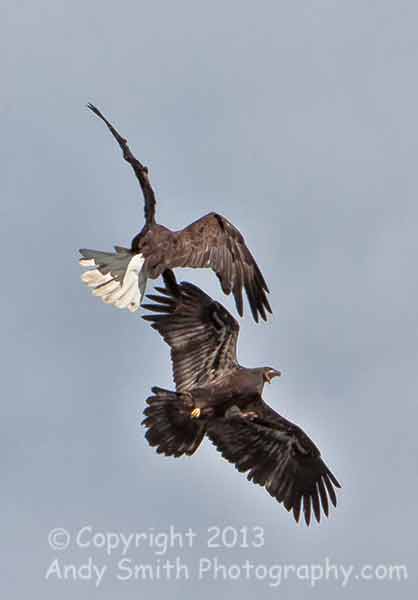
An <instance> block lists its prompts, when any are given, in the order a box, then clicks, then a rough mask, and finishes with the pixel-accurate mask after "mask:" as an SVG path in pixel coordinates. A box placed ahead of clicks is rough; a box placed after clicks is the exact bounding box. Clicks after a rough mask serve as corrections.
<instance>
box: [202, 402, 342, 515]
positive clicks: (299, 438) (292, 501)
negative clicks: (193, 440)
mask: <svg viewBox="0 0 418 600" xmlns="http://www.w3.org/2000/svg"><path fill="white" fill-rule="evenodd" d="M246 410H247V409H246ZM248 411H252V412H254V413H255V414H257V417H255V416H253V417H245V416H243V414H242V413H240V411H239V410H238V409H236V410H233V411H231V416H227V417H224V418H223V419H217V420H213V421H210V422H209V423H208V429H207V435H208V437H209V438H210V439H211V440H212V442H213V443H214V445H215V446H216V448H217V450H219V452H221V454H222V456H223V457H224V458H226V459H227V460H228V461H229V462H231V463H234V464H235V467H236V468H237V469H238V471H241V472H247V471H248V474H247V479H248V480H249V481H253V482H254V483H258V484H259V485H262V486H264V487H265V488H266V490H267V491H268V493H269V494H270V495H271V496H273V497H274V498H276V499H277V500H278V501H279V502H281V503H283V505H284V506H285V508H286V509H287V510H288V511H290V510H293V515H294V517H295V519H296V521H299V516H300V511H301V507H302V505H303V512H304V516H305V521H306V524H307V525H309V523H310V521H311V513H312V510H313V513H314V515H315V517H316V520H317V521H318V522H319V521H320V517H321V507H322V511H323V512H324V514H325V515H326V516H328V512H329V500H331V502H332V504H333V505H334V506H336V504H337V498H336V495H335V490H334V486H335V487H338V488H339V487H341V486H340V484H339V483H338V481H337V480H336V479H335V477H334V475H333V474H332V473H331V471H330V470H329V469H328V467H327V466H326V465H325V463H324V462H323V461H322V459H321V457H320V452H319V450H318V448H317V447H316V446H315V444H314V443H313V442H312V440H310V439H309V437H308V436H307V435H306V433H304V431H302V429H300V428H299V427H298V426H297V425H294V424H293V423H291V422H290V421H287V420H286V419H284V418H283V417H281V416H280V415H279V414H278V413H276V412H275V411H274V410H272V409H271V408H270V407H269V406H268V405H267V404H265V402H263V401H262V400H261V399H260V400H259V401H258V402H256V403H254V405H253V406H249V407H248Z"/></svg>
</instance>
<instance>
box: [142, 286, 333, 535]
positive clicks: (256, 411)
mask: <svg viewBox="0 0 418 600" xmlns="http://www.w3.org/2000/svg"><path fill="white" fill-rule="evenodd" d="M166 286H167V287H165V288H156V289H157V291H158V292H160V295H149V296H148V298H150V299H151V300H152V301H154V303H153V304H144V305H143V306H144V308H146V309H148V310H151V311H153V313H155V314H152V315H149V314H147V315H145V316H144V317H143V318H144V319H145V320H147V321H150V322H151V323H152V327H153V328H154V329H156V330H157V331H158V332H159V333H160V334H161V336H162V337H163V338H164V340H165V341H166V342H167V344H168V345H169V346H170V348H171V360H172V365H173V374H174V381H175V384H176V392H172V391H169V390H164V389H161V388H158V387H154V388H152V392H153V394H154V395H153V396H151V397H150V398H148V399H147V404H148V406H147V407H146V409H145V411H144V414H145V419H144V421H143V424H144V425H145V426H146V427H147V428H148V430H147V432H146V438H147V440H148V442H149V444H150V445H151V446H155V447H156V450H157V452H159V453H161V454H165V455H167V456H175V457H177V456H182V455H184V454H186V455H191V454H193V453H194V452H195V451H196V449H197V448H198V446H199V444H200V443H201V441H202V439H203V438H204V436H205V435H206V436H207V437H208V438H209V439H210V440H211V441H212V442H213V443H214V445H215V446H216V448H217V449H218V450H219V452H220V453H221V454H222V456H223V457H224V458H226V459H227V460H228V461H229V462H231V463H233V464H234V465H235V467H236V468H237V469H238V470H239V471H242V472H246V473H247V479H249V480H250V481H254V483H258V484H259V485H262V486H264V487H265V488H266V490H267V491H268V492H269V494H270V495H271V496H273V497H274V498H276V500H278V501H279V502H281V503H283V505H284V506H285V508H286V509H287V510H288V511H291V510H292V511H293V514H294V517H295V519H296V521H298V520H299V516H300V512H301V510H303V513H304V516H305V521H306V523H307V525H309V523H310V521H311V513H312V512H313V513H314V515H315V517H316V520H317V521H318V522H319V520H320V517H321V508H322V511H323V513H324V514H325V515H326V516H328V512H329V501H331V503H332V504H333V505H334V506H336V495H335V490H334V487H338V488H339V487H340V484H339V483H338V481H337V480H336V478H335V477H334V475H333V474H332V473H331V471H330V470H329V469H328V467H327V466H326V465H325V463H324V462H323V461H322V459H321V455H320V452H319V450H318V448H317V447H316V446H315V444H314V443H313V442H312V440H310V438H309V437H308V436H307V435H306V433H304V431H302V429H300V427H298V426H297V425H294V424H293V423H291V422H290V421H287V420H286V419H284V418H283V417H282V416H280V415H279V414H278V413H276V412H275V411H274V410H273V409H271V408H270V407H269V406H268V405H267V404H266V403H265V402H264V401H263V399H262V392H263V387H264V384H265V383H266V382H268V383H270V382H271V380H272V379H273V377H277V376H279V375H280V372H279V371H277V370H276V369H273V368H271V367H261V368H256V369H247V368H246V367H242V366H241V365H240V364H239V363H238V360H237V352H236V348H237V339H238V333H239V325H238V323H237V321H236V320H235V319H234V318H233V317H232V316H231V314H230V313H229V312H228V311H227V310H226V309H225V308H224V307H223V306H222V305H221V304H219V303H218V302H215V301H214V300H212V298H210V297H209V296H208V295H206V294H205V293H204V292H203V291H202V290H200V289H199V288H198V287H196V286H195V285H192V284H191V283H181V284H177V283H176V282H175V279H174V277H171V278H167V280H166Z"/></svg>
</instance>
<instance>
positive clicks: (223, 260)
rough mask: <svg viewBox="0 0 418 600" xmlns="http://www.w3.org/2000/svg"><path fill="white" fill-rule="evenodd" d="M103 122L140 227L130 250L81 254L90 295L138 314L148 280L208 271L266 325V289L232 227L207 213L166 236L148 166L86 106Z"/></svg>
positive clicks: (93, 108) (239, 303) (108, 124)
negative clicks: (133, 182) (134, 186)
mask: <svg viewBox="0 0 418 600" xmlns="http://www.w3.org/2000/svg"><path fill="white" fill-rule="evenodd" d="M88 108H89V109H90V110H92V111H93V112H94V113H95V114H96V115H97V116H98V117H100V119H102V120H103V121H104V122H105V123H106V125H107V127H108V128H109V130H110V132H111V133H112V135H113V137H114V138H115V139H116V141H117V142H118V144H119V146H120V147H121V149H122V152H123V157H124V159H125V160H126V161H127V162H128V163H129V164H130V165H131V167H132V168H133V170H134V172H135V175H136V177H137V178H138V181H139V184H140V186H141V189H142V192H143V195H144V200H145V225H144V227H143V228H142V230H141V231H140V233H138V234H137V235H136V236H135V237H134V238H133V240H132V242H131V247H130V248H122V247H120V246H115V250H116V252H115V253H113V252H100V251H96V250H88V249H81V250H80V253H81V255H82V257H83V258H82V259H80V264H81V265H82V266H83V267H95V268H94V269H92V270H89V271H86V272H85V273H84V274H83V275H82V280H83V281H84V283H86V284H87V285H88V286H89V287H90V288H92V291H93V294H94V295H95V296H99V297H100V298H102V300H103V301H104V302H106V303H108V304H112V305H113V306H116V307H118V308H127V309H128V310H130V311H135V310H138V308H139V306H140V304H141V302H142V298H143V295H144V292H145V287H146V283H147V279H148V278H151V279H155V278H157V277H159V275H163V276H164V277H165V275H167V271H168V270H169V269H174V268H176V267H193V268H200V267H202V268H210V269H212V270H213V271H215V273H216V275H217V276H218V278H219V280H220V283H221V286H222V290H223V291H224V293H225V294H230V293H231V292H232V294H233V295H234V298H235V303H236V306H237V310H238V313H239V314H240V315H241V316H242V315H243V301H242V290H243V288H244V289H245V292H246V295H247V298H248V302H249V304H250V308H251V312H252V315H253V317H254V319H255V320H256V321H258V318H259V315H260V316H261V317H262V318H263V319H264V320H266V312H270V313H271V308H270V305H269V302H268V299H267V295H266V294H267V292H268V291H269V290H268V287H267V285H266V282H265V280H264V277H263V275H262V274H261V271H260V269H259V268H258V266H257V263H256V262H255V260H254V258H253V256H252V254H251V252H250V251H249V250H248V248H247V246H246V244H245V241H244V238H243V236H242V235H241V233H240V232H239V231H238V229H237V228H236V227H234V225H232V223H230V222H229V221H228V220H227V219H225V217H223V216H222V215H219V214H217V213H214V212H212V213H209V214H208V215H206V216H204V217H201V218H200V219H198V220H197V221H195V222H194V223H192V224H191V225H188V226H187V227H185V228H184V229H181V230H180V231H170V229H167V227H164V226H163V225H159V224H158V223H157V222H156V220H155V203H156V202H155V194H154V190H153V188H152V186H151V183H150V180H149V173H148V169H147V167H145V166H144V165H143V164H142V163H140V162H139V160H137V159H136V158H135V156H134V155H133V154H132V152H131V150H130V149H129V146H128V144H127V140H126V139H124V138H123V137H122V136H121V135H120V134H119V133H118V132H117V131H116V129H115V128H114V127H113V125H112V124H111V123H110V122H109V121H108V120H107V119H106V118H105V117H104V116H103V115H102V113H101V112H100V111H99V110H98V108H96V107H95V106H93V104H89V105H88Z"/></svg>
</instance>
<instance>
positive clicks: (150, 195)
mask: <svg viewBox="0 0 418 600" xmlns="http://www.w3.org/2000/svg"><path fill="white" fill-rule="evenodd" d="M87 108H89V109H90V110H91V111H92V112H94V114H95V115H96V116H98V117H99V119H101V120H102V121H103V122H104V123H105V124H106V125H107V127H108V129H109V131H110V133H111V134H112V135H113V137H114V138H115V140H116V141H117V143H118V144H119V146H120V148H121V150H122V152H123V158H124V159H125V160H126V162H127V163H129V164H130V165H131V167H132V169H133V171H134V173H135V175H136V178H137V179H138V181H139V185H140V186H141V189H142V193H143V195H144V200H145V206H144V213H145V220H146V222H147V223H152V222H154V216H155V194H154V190H153V188H152V185H151V183H150V180H149V176H148V167H146V166H145V165H143V164H142V163H141V162H140V161H139V160H138V159H137V158H136V157H135V156H134V155H133V154H132V152H131V149H130V148H129V146H128V141H127V140H126V139H125V138H124V137H122V136H121V135H120V133H119V132H118V131H117V130H116V129H115V128H114V127H113V125H112V123H110V121H108V120H107V119H106V117H105V116H104V115H103V114H102V113H101V112H100V110H99V109H98V108H97V107H96V106H94V104H91V103H89V104H87Z"/></svg>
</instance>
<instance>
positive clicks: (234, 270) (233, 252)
mask: <svg viewBox="0 0 418 600" xmlns="http://www.w3.org/2000/svg"><path fill="white" fill-rule="evenodd" d="M154 235H155V239H154ZM160 246H161V239H160V234H157V233H155V234H154V232H153V231H151V232H150V233H149V234H148V236H147V238H146V247H144V248H141V250H140V251H141V252H142V253H143V254H144V256H145V257H146V258H148V257H149V259H148V262H150V264H151V263H152V268H153V270H154V276H158V275H159V274H160V273H162V272H163V271H164V269H167V268H168V269H174V268H176V267H195V268H200V267H207V268H210V269H213V271H215V273H216V275H217V276H218V278H219V280H220V282H221V286H222V290H223V291H224V293H225V294H230V293H231V292H232V293H233V295H234V298H235V303H236V306H237V310H238V313H239V314H240V315H241V316H242V315H243V302H242V290H243V288H244V289H245V292H246V295H247V298H248V302H249V304H250V307H251V312H252V314H253V317H254V319H255V321H257V322H258V318H259V315H260V316H261V317H262V318H263V319H264V320H266V319H267V316H266V312H269V313H271V308H270V304H269V301H268V299H267V292H268V291H269V290H268V287H267V285H266V282H265V280H264V277H263V275H262V274H261V271H260V269H259V268H258V266H257V263H256V262H255V260H254V258H253V256H252V254H251V252H250V251H249V250H248V248H247V246H246V244H245V241H244V238H243V236H242V235H241V233H240V232H239V231H238V229H237V228H236V227H234V226H233V225H232V223H230V222H229V221H228V220H227V219H225V218H224V217H222V216H221V215H218V214H216V213H210V214H208V215H206V216H204V217H202V218H201V219H199V220H198V221H195V222H194V223H192V224H191V225H189V226H188V227H185V228H184V229H182V230H181V231H176V232H174V234H173V236H172V239H170V240H167V242H166V244H165V246H164V252H163V253H162V254H161V253H160V254H161V257H160V258H159V260H160V262H159V264H158V269H157V272H155V268H156V267H155V256H157V255H159V249H160ZM148 262H146V263H145V265H146V267H147V265H148Z"/></svg>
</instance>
